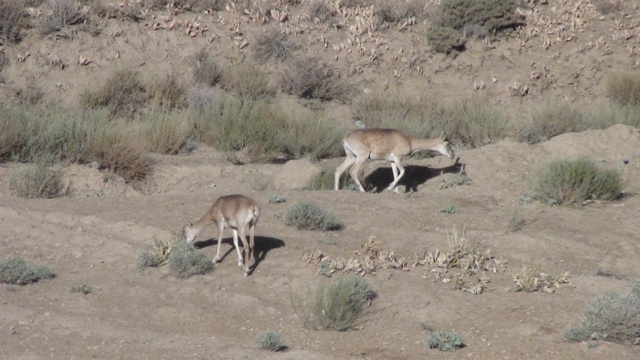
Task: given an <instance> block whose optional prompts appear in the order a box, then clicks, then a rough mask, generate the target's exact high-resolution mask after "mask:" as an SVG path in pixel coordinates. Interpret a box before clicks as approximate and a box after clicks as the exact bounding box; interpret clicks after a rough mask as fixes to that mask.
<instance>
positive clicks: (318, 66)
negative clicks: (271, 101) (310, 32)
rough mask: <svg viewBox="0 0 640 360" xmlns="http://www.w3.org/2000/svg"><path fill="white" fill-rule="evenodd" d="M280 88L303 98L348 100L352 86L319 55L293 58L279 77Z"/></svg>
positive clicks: (351, 92)
mask: <svg viewBox="0 0 640 360" xmlns="http://www.w3.org/2000/svg"><path fill="white" fill-rule="evenodd" d="M280 86H281V88H282V90H283V91H284V92H285V93H287V94H291V95H296V96H298V97H300V98H303V99H318V100H325V101H328V100H341V101H348V100H349V99H350V98H351V96H352V94H353V91H354V90H353V88H352V87H351V86H350V85H349V84H348V83H347V82H346V81H345V80H344V79H343V78H341V77H340V75H339V74H338V73H337V72H336V70H335V69H334V68H333V66H331V65H330V64H328V63H327V62H324V61H323V60H322V59H320V58H319V57H305V58H302V59H293V60H291V61H290V62H289V64H288V70H287V71H286V72H284V73H283V74H282V76H281V79H280Z"/></svg>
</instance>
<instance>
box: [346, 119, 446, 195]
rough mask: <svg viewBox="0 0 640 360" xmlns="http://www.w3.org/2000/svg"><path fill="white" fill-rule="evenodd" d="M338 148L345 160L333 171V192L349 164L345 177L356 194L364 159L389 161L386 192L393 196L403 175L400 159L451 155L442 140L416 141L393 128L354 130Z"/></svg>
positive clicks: (441, 138)
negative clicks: (341, 148)
mask: <svg viewBox="0 0 640 360" xmlns="http://www.w3.org/2000/svg"><path fill="white" fill-rule="evenodd" d="M342 145H343V146H344V152H345V154H346V155H347V158H346V159H344V162H343V163H342V164H340V166H338V168H336V172H335V174H334V189H335V190H338V189H339V188H340V176H341V175H342V173H344V172H345V171H346V170H347V169H348V168H349V167H350V166H351V165H353V167H352V168H351V170H350V171H349V174H350V175H351V178H352V179H353V181H354V182H355V183H356V185H358V188H359V189H360V191H362V192H364V191H365V190H364V188H363V187H362V184H360V181H359V180H358V172H359V171H360V168H361V167H362V165H363V164H364V163H365V162H366V161H367V160H368V159H371V160H388V161H390V162H391V171H393V182H392V183H391V185H389V187H388V188H387V190H393V191H394V192H396V193H397V192H398V186H397V185H398V181H400V179H401V178H402V176H403V175H404V166H402V163H401V160H402V158H403V157H405V156H408V155H412V154H414V153H415V152H417V151H421V150H434V151H437V152H439V153H441V154H442V155H446V156H448V157H449V158H451V159H453V157H454V156H455V155H454V154H453V149H451V146H450V145H449V141H447V139H446V138H445V137H439V138H436V139H418V138H413V137H410V136H408V135H407V134H405V133H403V132H401V131H398V130H394V129H356V130H353V131H352V132H350V133H349V135H347V136H346V137H345V138H344V140H343V141H342ZM398 170H399V171H400V172H398Z"/></svg>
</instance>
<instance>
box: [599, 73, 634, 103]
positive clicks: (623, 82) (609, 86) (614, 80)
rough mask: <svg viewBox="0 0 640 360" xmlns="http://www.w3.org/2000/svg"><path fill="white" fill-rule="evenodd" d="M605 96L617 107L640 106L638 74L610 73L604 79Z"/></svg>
mask: <svg viewBox="0 0 640 360" xmlns="http://www.w3.org/2000/svg"><path fill="white" fill-rule="evenodd" d="M605 84H606V94H607V96H608V97H609V98H610V99H611V100H613V101H614V102H616V103H617V104H619V105H638V104H640V72H639V71H627V72H619V73H612V74H610V75H609V76H607V78H606V83H605Z"/></svg>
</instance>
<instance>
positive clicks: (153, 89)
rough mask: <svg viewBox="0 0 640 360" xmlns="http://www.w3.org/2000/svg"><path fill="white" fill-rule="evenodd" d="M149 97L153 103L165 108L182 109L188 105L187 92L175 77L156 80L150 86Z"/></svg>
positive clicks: (171, 75)
mask: <svg viewBox="0 0 640 360" xmlns="http://www.w3.org/2000/svg"><path fill="white" fill-rule="evenodd" d="M149 97H150V98H151V100H153V102H154V103H155V104H156V105H158V106H161V107H165V108H169V109H171V108H182V107H185V106H186V104H187V90H186V88H185V86H184V85H183V84H182V82H181V81H180V80H179V79H178V78H177V77H176V76H175V75H174V74H169V75H167V76H166V77H163V78H160V79H158V80H156V81H155V82H154V83H152V84H151V86H149Z"/></svg>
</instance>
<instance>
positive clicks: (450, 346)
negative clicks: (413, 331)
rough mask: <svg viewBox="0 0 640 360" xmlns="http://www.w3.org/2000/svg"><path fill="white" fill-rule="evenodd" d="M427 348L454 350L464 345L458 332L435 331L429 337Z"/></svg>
mask: <svg viewBox="0 0 640 360" xmlns="http://www.w3.org/2000/svg"><path fill="white" fill-rule="evenodd" d="M428 344H429V349H438V350H440V351H456V350H459V349H462V348H463V347H465V344H464V341H462V339H461V338H460V335H458V333H455V332H453V333H448V332H437V333H435V334H433V335H431V338H430V339H429V342H428Z"/></svg>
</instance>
